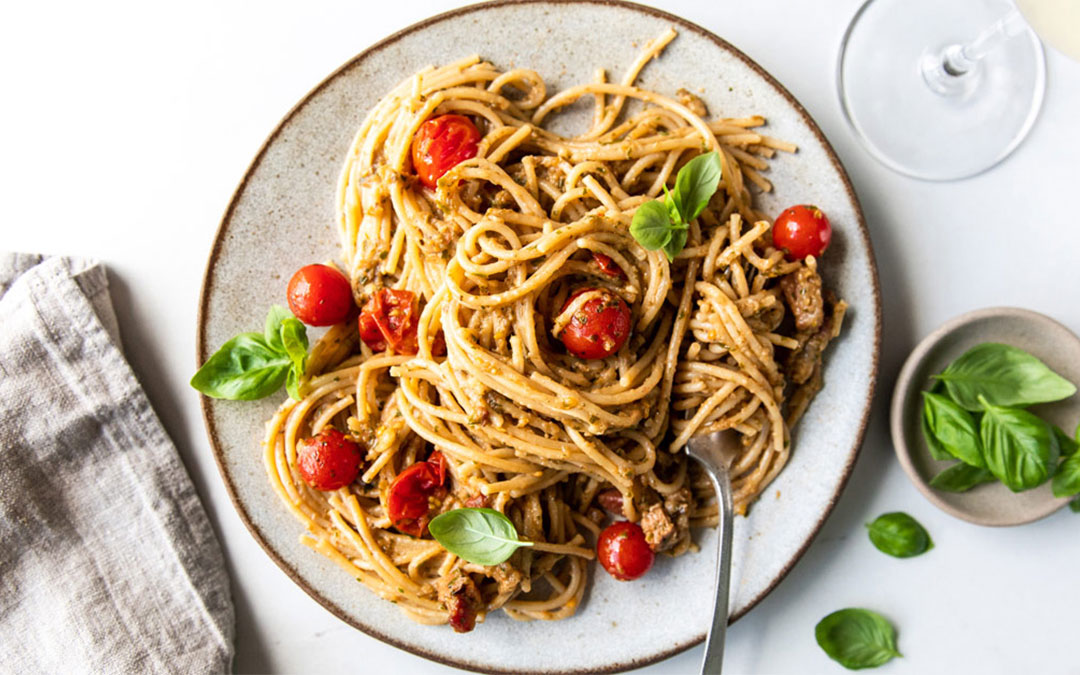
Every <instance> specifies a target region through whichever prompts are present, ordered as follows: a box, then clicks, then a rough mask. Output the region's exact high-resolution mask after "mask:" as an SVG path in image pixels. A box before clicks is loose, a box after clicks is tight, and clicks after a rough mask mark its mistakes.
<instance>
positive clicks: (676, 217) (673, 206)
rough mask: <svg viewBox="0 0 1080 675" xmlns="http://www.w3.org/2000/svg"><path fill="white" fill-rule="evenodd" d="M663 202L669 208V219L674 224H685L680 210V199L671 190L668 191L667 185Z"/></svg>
mask: <svg viewBox="0 0 1080 675" xmlns="http://www.w3.org/2000/svg"><path fill="white" fill-rule="evenodd" d="M676 192H677V191H676ZM663 204H664V208H665V209H667V214H668V220H670V221H671V223H672V224H673V225H683V224H685V223H684V221H683V217H682V213H681V212H680V211H679V204H680V199H679V198H678V197H676V196H674V195H673V194H672V193H671V192H670V191H668V189H667V186H666V185H665V186H664V202H663Z"/></svg>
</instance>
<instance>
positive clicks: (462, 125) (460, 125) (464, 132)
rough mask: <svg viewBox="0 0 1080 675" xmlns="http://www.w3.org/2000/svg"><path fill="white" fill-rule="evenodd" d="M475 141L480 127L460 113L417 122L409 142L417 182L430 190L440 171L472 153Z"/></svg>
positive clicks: (473, 153)
mask: <svg viewBox="0 0 1080 675" xmlns="http://www.w3.org/2000/svg"><path fill="white" fill-rule="evenodd" d="M479 142H480V130H479V129H477V128H476V125H475V124H473V123H472V121H471V120H470V119H469V118H468V117H465V116H464V115H439V116H438V117H432V118H431V119H429V120H428V121H426V122H424V123H423V124H421V125H420V128H419V129H417V130H416V135H415V136H413V142H412V162H413V168H414V169H416V175H417V176H419V177H420V182H421V183H423V184H424V185H426V186H428V187H429V188H431V189H432V190H434V189H435V188H436V186H437V185H438V182H439V179H440V178H442V175H443V174H444V173H446V172H447V171H449V170H450V169H452V168H454V167H455V166H457V165H458V164H460V163H461V162H464V161H465V160H467V159H472V158H473V157H476V153H477V144H478V143H479Z"/></svg>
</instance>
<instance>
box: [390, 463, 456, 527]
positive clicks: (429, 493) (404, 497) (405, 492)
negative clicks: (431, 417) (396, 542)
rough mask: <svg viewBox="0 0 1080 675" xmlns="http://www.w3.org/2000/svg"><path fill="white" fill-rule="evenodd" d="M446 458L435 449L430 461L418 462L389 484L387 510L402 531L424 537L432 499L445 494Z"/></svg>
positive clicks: (392, 520)
mask: <svg viewBox="0 0 1080 675" xmlns="http://www.w3.org/2000/svg"><path fill="white" fill-rule="evenodd" d="M445 483H446V459H445V458H444V457H443V456H442V453H441V452H439V451H438V450H436V451H435V452H433V453H431V457H428V459H427V461H424V462H417V463H416V464H413V465H412V466H410V467H409V468H407V469H405V470H404V471H402V472H401V473H399V474H398V475H397V478H395V479H394V482H393V483H391V484H390V494H389V495H387V497H386V508H387V510H388V511H389V513H390V521H391V522H392V523H393V524H394V527H396V528H397V529H398V530H399V531H401V532H404V533H405V534H411V535H412V536H414V537H422V536H424V534H425V533H426V532H427V524H428V521H430V520H431V515H430V514H431V500H432V498H440V497H442V496H445V495H446V489H445V488H444V487H443V485H444V484H445Z"/></svg>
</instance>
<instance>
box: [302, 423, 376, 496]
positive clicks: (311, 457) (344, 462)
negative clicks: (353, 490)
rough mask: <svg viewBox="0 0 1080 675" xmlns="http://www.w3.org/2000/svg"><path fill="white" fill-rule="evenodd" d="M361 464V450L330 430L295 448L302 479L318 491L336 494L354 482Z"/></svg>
mask: <svg viewBox="0 0 1080 675" xmlns="http://www.w3.org/2000/svg"><path fill="white" fill-rule="evenodd" d="M362 461H363V455H362V454H361V452H360V446H359V445H357V444H356V443H354V442H353V441H350V440H349V439H348V438H346V437H345V434H343V433H341V432H340V431H338V430H337V429H333V428H331V427H326V428H325V429H323V430H322V431H320V432H319V433H317V434H315V435H314V436H312V437H310V438H305V439H304V440H302V441H300V442H299V443H298V444H297V448H296V468H297V470H298V471H299V472H300V477H301V478H303V479H304V481H305V482H306V483H307V484H308V485H310V486H311V487H313V488H315V489H316V490H337V489H338V488H341V487H345V486H346V485H348V484H349V483H351V482H353V481H354V480H356V476H357V474H359V473H360V464H361V462H362Z"/></svg>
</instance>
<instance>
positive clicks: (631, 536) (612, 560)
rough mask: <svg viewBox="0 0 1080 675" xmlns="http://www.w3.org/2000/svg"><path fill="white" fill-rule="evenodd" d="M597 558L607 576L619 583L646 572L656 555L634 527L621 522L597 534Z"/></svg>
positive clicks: (643, 536)
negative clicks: (598, 535) (598, 537)
mask: <svg viewBox="0 0 1080 675" xmlns="http://www.w3.org/2000/svg"><path fill="white" fill-rule="evenodd" d="M596 557H597V558H599V560H600V564H601V565H603V566H604V569H605V570H607V572H608V574H610V575H611V576H613V577H615V578H616V579H618V580H619V581H632V580H634V579H637V578H638V577H640V576H641V575H643V574H645V573H646V572H648V571H649V568H650V567H652V564H653V560H654V559H655V558H656V554H655V553H653V550H652V549H651V548H649V544H648V543H647V542H646V541H645V533H644V532H643V531H642V530H641V528H640V527H639V526H638V525H637V523H631V522H629V521H626V520H620V521H619V522H617V523H612V524H611V525H608V526H607V527H605V528H604V530H603V532H601V533H600V539H599V540H598V541H597V543H596Z"/></svg>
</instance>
